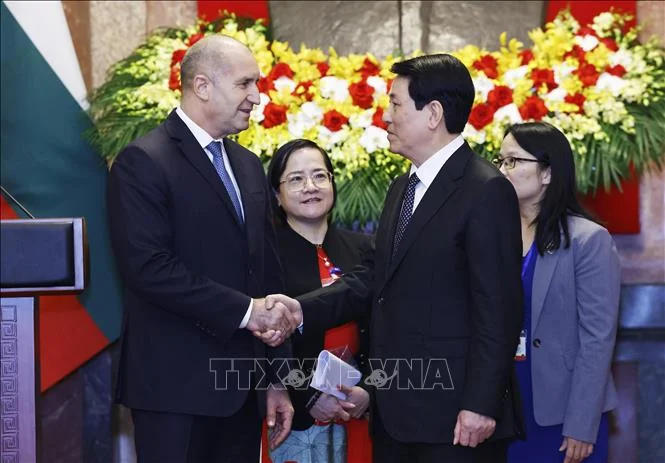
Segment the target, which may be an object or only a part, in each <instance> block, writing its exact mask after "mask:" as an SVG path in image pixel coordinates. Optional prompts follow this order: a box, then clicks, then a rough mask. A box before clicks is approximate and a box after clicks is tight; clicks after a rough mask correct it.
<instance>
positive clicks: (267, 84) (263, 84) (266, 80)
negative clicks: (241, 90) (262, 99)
mask: <svg viewBox="0 0 665 463" xmlns="http://www.w3.org/2000/svg"><path fill="white" fill-rule="evenodd" d="M256 86H257V87H258V88H259V92H261V93H265V94H266V95H267V94H268V92H269V91H270V90H275V83H274V82H273V81H272V79H271V78H270V77H261V78H260V79H259V81H258V83H257V84H256Z"/></svg>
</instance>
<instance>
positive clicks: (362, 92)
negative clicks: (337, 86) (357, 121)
mask: <svg viewBox="0 0 665 463" xmlns="http://www.w3.org/2000/svg"><path fill="white" fill-rule="evenodd" d="M349 94H350V95H351V99H352V100H353V104H355V105H356V106H360V107H361V108H363V109H369V108H371V107H372V103H374V97H373V95H374V87H372V86H371V85H368V84H367V82H366V81H365V79H363V80H361V81H360V82H357V83H355V84H351V85H349Z"/></svg>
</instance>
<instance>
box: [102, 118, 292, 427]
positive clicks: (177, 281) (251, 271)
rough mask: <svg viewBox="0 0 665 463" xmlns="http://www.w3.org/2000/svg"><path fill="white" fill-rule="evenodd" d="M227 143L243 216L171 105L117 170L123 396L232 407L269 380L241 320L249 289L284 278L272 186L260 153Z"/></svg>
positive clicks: (257, 293)
mask: <svg viewBox="0 0 665 463" xmlns="http://www.w3.org/2000/svg"><path fill="white" fill-rule="evenodd" d="M224 146H225V148H226V152H227V153H228V156H229V159H230V162H231V166H232V169H233V172H234V175H235V177H236V180H237V182H238V186H239V189H240V193H241V197H242V204H243V207H244V213H245V224H244V225H242V224H241V223H240V222H239V220H238V219H237V216H236V214H235V211H234V209H233V205H232V203H231V200H230V198H229V196H228V193H227V192H226V190H225V188H224V185H223V183H222V182H221V180H220V178H219V177H218V175H217V173H216V171H215V169H214V167H213V165H212V163H211V162H210V160H209V159H208V158H207V156H206V154H205V152H204V151H203V149H202V148H201V146H200V145H199V144H198V142H197V141H196V139H195V138H194V136H193V135H192V133H191V132H190V131H189V129H188V128H187V126H186V125H185V124H184V122H183V121H182V120H181V119H180V117H179V116H178V115H177V114H176V113H175V111H174V112H172V113H171V114H170V115H169V117H168V119H167V120H166V121H165V122H164V123H163V124H162V125H160V126H159V127H157V128H156V129H155V130H153V131H151V132H150V133H148V134H147V135H146V136H144V137H141V138H139V139H137V140H135V141H134V142H132V143H131V144H129V145H128V146H127V147H126V148H125V149H124V150H123V151H122V152H121V153H120V155H119V156H118V157H117V159H116V161H115V162H114V164H113V167H112V169H111V173H110V178H109V186H108V211H109V214H110V217H109V219H110V232H111V240H112V245H113V249H114V253H115V257H116V261H117V264H118V266H119V269H120V272H121V275H122V277H123V279H124V282H125V294H124V320H123V328H122V339H121V341H122V348H121V353H120V362H119V371H118V382H117V392H116V396H117V400H118V401H119V402H120V403H123V404H125V405H127V406H129V407H131V408H138V409H147V410H157V411H166V412H175V413H185V414H202V415H212V416H229V415H232V414H233V413H234V412H235V411H237V410H238V409H239V408H240V407H241V405H242V404H243V403H244V401H245V398H246V396H247V393H248V390H250V378H252V381H253V383H252V386H254V385H256V384H257V383H258V382H259V381H260V379H261V375H256V376H254V377H252V376H251V374H250V371H251V369H252V368H254V365H253V363H254V362H253V361H252V360H251V359H252V358H262V357H266V355H270V352H266V348H265V347H264V345H263V344H262V343H261V342H260V341H258V340H257V339H255V338H254V337H253V336H252V335H251V333H249V331H248V330H240V329H238V326H239V325H240V323H241V320H242V319H243V317H244V315H245V313H246V311H247V308H248V306H249V303H250V298H251V297H263V296H265V295H266V294H269V293H273V292H281V291H282V289H283V282H282V279H281V269H280V265H279V260H278V256H277V251H276V246H275V237H274V229H273V228H272V225H271V222H270V217H271V215H270V210H269V209H270V206H269V204H270V203H269V200H268V199H269V196H268V195H269V193H268V188H267V184H266V182H265V176H264V172H263V168H262V166H261V162H260V161H259V159H258V157H257V156H256V155H254V154H253V153H252V152H250V151H248V150H246V149H244V148H243V147H241V146H240V145H238V144H236V143H234V142H232V141H230V140H225V141H224ZM93 277H94V276H93ZM289 346H290V344H288V343H287V344H286V345H285V346H284V347H283V349H287V350H288V347H289ZM288 355H289V354H288V353H286V354H284V353H282V354H279V356H280V357H282V356H284V357H286V356H288ZM225 359H236V360H235V361H234V363H233V364H231V361H230V360H225ZM237 359H249V360H246V361H240V360H237ZM228 369H234V370H237V372H229V373H228V374H226V370H228ZM262 397H263V394H261V393H260V394H259V405H260V406H262V405H264V402H265V400H261V399H262Z"/></svg>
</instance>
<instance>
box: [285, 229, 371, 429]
mask: <svg viewBox="0 0 665 463" xmlns="http://www.w3.org/2000/svg"><path fill="white" fill-rule="evenodd" d="M276 233H277V247H278V252H279V256H280V260H281V262H282V268H283V270H284V282H285V288H286V293H285V294H286V295H288V296H291V297H295V296H299V295H301V294H305V293H307V292H309V291H312V290H314V289H317V288H320V287H321V278H320V276H319V264H318V257H317V252H316V246H315V245H313V244H312V243H310V242H309V241H307V240H306V239H305V238H303V237H302V236H300V235H299V234H298V233H296V232H295V231H293V229H291V227H289V226H288V225H281V226H280V225H278V226H277V227H276ZM323 250H324V251H325V252H326V254H327V255H328V257H329V258H330V260H331V261H332V263H333V264H334V265H335V266H336V267H339V268H340V269H341V270H342V272H344V273H346V272H349V271H351V270H352V269H353V268H354V267H355V266H356V265H358V264H360V263H361V261H362V260H363V258H364V257H365V256H368V255H371V251H372V240H371V237H369V236H367V235H363V234H360V233H354V232H350V231H348V230H344V229H339V228H335V227H334V226H332V225H331V226H330V227H329V228H328V232H327V233H326V236H325V239H324V241H323ZM355 321H356V322H357V324H358V330H359V338H360V350H359V352H358V354H357V355H356V362H357V363H358V366H359V367H360V369H361V371H362V370H363V369H364V367H365V365H366V359H367V352H368V343H369V329H368V319H367V317H361V318H359V319H356V320H355ZM333 327H334V325H331V326H328V327H327V328H333ZM324 337H325V328H317V327H315V326H314V325H312V326H311V327H310V326H308V324H307V320H304V329H303V334H302V335H301V334H300V332H299V331H296V332H295V333H293V335H292V336H291V342H292V346H293V354H294V357H296V358H298V359H300V360H301V361H302V360H303V359H316V358H317V357H318V355H319V353H320V352H321V350H322V349H323V344H324ZM301 365H302V366H303V367H304V368H303V372H304V373H305V374H306V375H307V376H310V375H311V373H312V370H311V368H312V367H313V366H314V365H313V363H311V362H306V363H302V364H301ZM308 383H309V381H308ZM361 386H362V384H361ZM289 392H290V395H291V400H292V402H293V406H294V408H295V416H294V418H293V429H295V430H303V429H307V428H309V427H310V426H311V425H312V424H313V423H314V419H313V418H312V416H311V415H310V414H309V412H308V410H307V408H306V405H307V403H308V402H309V400H310V399H311V398H312V396H313V395H314V394H315V393H316V390H315V389H312V388H295V389H294V388H291V389H290V391H289Z"/></svg>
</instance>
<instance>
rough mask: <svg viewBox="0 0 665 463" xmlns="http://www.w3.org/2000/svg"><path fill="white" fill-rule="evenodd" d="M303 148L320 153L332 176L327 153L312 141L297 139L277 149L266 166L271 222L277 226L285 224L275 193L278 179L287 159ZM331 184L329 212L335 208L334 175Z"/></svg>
mask: <svg viewBox="0 0 665 463" xmlns="http://www.w3.org/2000/svg"><path fill="white" fill-rule="evenodd" d="M303 148H313V149H315V150H317V151H318V152H319V153H321V156H322V157H323V163H324V164H325V165H326V169H327V170H328V172H330V173H331V174H334V172H333V165H332V161H331V160H330V157H329V156H328V153H326V151H325V150H324V149H323V148H321V147H320V146H319V145H317V144H316V143H314V142H313V141H312V140H306V139H304V138H297V139H295V140H291V141H290V142H288V143H285V144H283V145H282V146H280V147H279V148H277V151H275V154H273V155H272V159H271V160H270V164H268V174H267V175H268V183H270V186H271V188H272V190H273V191H272V193H273V194H272V195H271V196H270V202H271V203H272V212H273V220H274V221H275V223H277V224H281V225H284V224H285V223H286V213H285V212H284V209H282V207H281V206H280V205H279V204H278V202H277V196H276V193H277V192H278V191H279V187H280V183H279V182H280V181H281V180H280V179H281V178H282V174H283V173H284V170H285V169H286V164H287V162H289V158H290V157H291V155H292V154H293V153H295V152H296V151H298V150H301V149H303ZM331 182H332V189H333V203H332V207H331V208H330V210H331V211H332V209H333V208H334V207H335V203H336V202H337V185H336V184H335V176H334V175H333V177H332V179H331ZM330 215H331V214H328V220H329V221H330Z"/></svg>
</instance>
